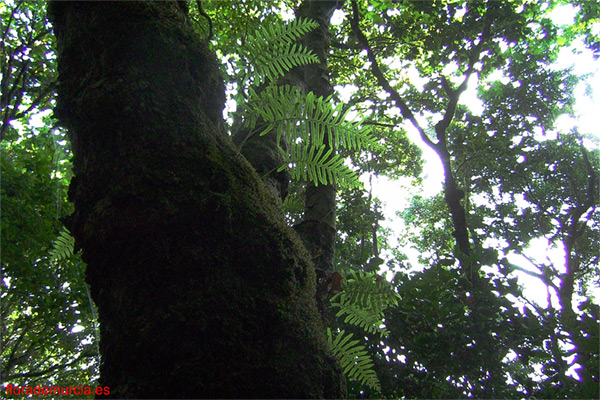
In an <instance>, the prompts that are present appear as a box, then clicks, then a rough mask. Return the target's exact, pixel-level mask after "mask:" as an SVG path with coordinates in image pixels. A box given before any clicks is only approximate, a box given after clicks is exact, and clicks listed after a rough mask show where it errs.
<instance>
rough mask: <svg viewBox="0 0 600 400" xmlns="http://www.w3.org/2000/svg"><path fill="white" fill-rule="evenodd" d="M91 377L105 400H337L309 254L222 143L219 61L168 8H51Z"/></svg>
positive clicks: (180, 12) (176, 9)
mask: <svg viewBox="0 0 600 400" xmlns="http://www.w3.org/2000/svg"><path fill="white" fill-rule="evenodd" d="M50 14H51V18H52V21H53V24H54V27H55V33H56V35H57V39H58V54H59V59H58V61H59V73H60V89H59V102H58V105H57V108H56V114H57V116H58V117H59V118H60V120H61V122H62V123H63V124H64V125H65V126H66V127H67V128H68V130H69V135H70V138H71V141H72V145H73V153H74V160H73V161H74V170H75V175H76V178H74V181H73V182H72V184H71V187H70V199H71V200H72V201H73V202H74V203H75V212H74V214H73V215H72V216H71V217H70V218H69V219H68V221H67V224H68V226H69V228H70V229H71V231H72V233H73V234H74V236H75V238H76V241H77V245H78V246H80V247H81V248H82V249H83V257H84V260H85V261H86V263H87V265H88V271H87V281H88V282H89V284H90V287H91V291H92V296H93V298H94V300H95V302H96V304H97V306H98V309H99V315H100V324H101V325H100V326H101V337H102V340H101V345H100V348H101V353H102V361H103V363H102V367H101V382H100V384H101V385H102V386H109V387H110V391H111V396H110V397H115V398H141V397H142V398H148V397H163V398H174V397H180V398H186V397H193V398H198V397H200V398H205V397H237V398H246V397H278V398H283V397H297V398H307V397H340V396H341V395H343V383H342V382H343V380H342V378H341V376H340V372H339V369H338V367H337V365H336V362H335V360H334V359H333V358H332V356H331V355H330V353H329V352H328V350H327V345H326V343H325V338H324V328H323V327H322V326H321V324H320V319H319V316H318V312H317V309H316V306H315V302H314V290H315V289H314V284H315V275H314V274H315V273H314V267H313V266H312V264H311V262H310V259H309V256H308V255H307V253H306V250H305V249H304V248H303V246H302V244H301V243H300V242H299V240H298V238H297V236H296V235H295V234H294V232H293V231H292V230H291V229H289V228H288V227H287V226H286V225H285V223H284V221H283V218H282V216H281V215H280V211H279V210H278V207H277V203H276V201H275V199H274V198H273V196H272V195H271V194H270V193H269V192H268V190H267V189H266V188H265V186H264V184H263V183H262V182H261V181H260V179H259V178H258V177H257V175H256V173H255V172H254V171H253V169H252V168H251V167H250V166H249V164H248V163H247V161H246V160H245V159H244V158H242V157H241V156H238V155H236V152H235V151H234V148H233V146H232V145H231V143H230V142H229V140H228V138H227V137H225V136H224V135H223V133H222V132H220V126H222V108H223V100H224V89H223V84H222V81H221V78H220V77H219V72H218V66H217V64H216V61H215V59H214V57H213V56H212V55H211V54H210V52H209V51H208V49H207V47H206V45H205V44H203V43H202V42H200V41H199V39H198V38H196V37H195V36H194V34H193V33H192V30H191V29H190V27H189V26H188V24H189V22H188V19H187V16H186V14H185V10H184V9H183V8H181V7H180V6H179V5H178V4H177V3H175V2H121V3H101V2H98V3H86V2H83V3H71V2H53V3H51V7H50Z"/></svg>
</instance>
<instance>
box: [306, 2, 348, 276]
mask: <svg viewBox="0 0 600 400" xmlns="http://www.w3.org/2000/svg"><path fill="white" fill-rule="evenodd" d="M342 3H343V2H342V1H337V0H327V1H324V0H321V1H316V0H305V1H304V2H303V3H302V5H301V6H300V7H299V8H298V10H297V11H296V16H297V17H298V18H300V17H302V18H308V19H311V20H314V21H316V22H318V23H319V26H318V27H317V28H316V29H315V30H313V31H311V32H309V33H308V34H307V35H306V37H305V39H304V45H305V46H306V48H308V49H309V50H311V51H312V52H313V53H314V54H316V55H317V57H319V61H320V62H319V63H317V64H309V65H306V66H304V67H303V68H302V69H303V83H304V85H303V89H305V90H306V91H307V92H310V91H312V92H314V93H315V94H316V95H317V96H323V97H328V96H330V95H331V94H333V86H332V85H331V82H330V78H329V69H328V67H327V59H328V51H329V43H330V41H331V38H330V34H329V24H330V22H329V21H330V19H331V15H332V14H333V12H334V11H335V9H336V8H339V7H341V5H342ZM324 141H325V142H324V144H325V146H326V150H327V149H329V148H330V147H333V145H334V144H333V143H327V137H325V139H324ZM336 193H337V190H336V187H335V184H326V185H318V186H317V185H315V184H314V183H312V182H307V183H306V200H305V210H304V216H303V218H302V222H300V223H299V224H298V225H297V226H296V227H295V228H296V230H297V231H298V233H300V236H301V237H302V240H303V241H304V244H305V246H306V248H307V249H308V250H309V251H310V253H311V256H312V257H313V261H314V263H315V267H316V269H317V273H318V275H320V276H319V278H320V279H326V278H327V277H329V276H330V275H331V273H333V271H334V265H333V257H334V252H335V238H336V234H337V232H336V229H335V206H336V201H335V200H336V199H335V196H336Z"/></svg>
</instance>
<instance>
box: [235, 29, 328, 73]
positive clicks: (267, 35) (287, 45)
mask: <svg viewBox="0 0 600 400" xmlns="http://www.w3.org/2000/svg"><path fill="white" fill-rule="evenodd" d="M317 26H319V24H318V23H317V22H315V21H309V20H306V19H301V18H299V19H296V20H293V21H292V22H290V23H289V24H285V25H283V24H281V25H278V24H275V25H265V26H262V27H261V28H260V29H258V30H257V31H256V32H254V33H253V34H251V35H250V36H249V37H248V43H247V44H246V46H245V50H246V53H247V55H248V60H249V61H250V64H251V65H253V66H254V69H255V72H256V75H258V76H257V78H258V79H259V81H263V80H264V79H267V80H269V81H270V82H274V81H275V80H277V79H278V78H280V77H282V76H283V75H285V73H286V72H288V71H289V70H291V69H292V68H293V67H295V66H299V65H306V64H312V63H316V62H319V59H318V57H317V56H316V55H315V54H313V53H312V52H311V51H310V50H308V49H307V48H306V47H304V46H302V45H299V44H295V43H294V42H295V41H296V40H297V39H299V38H300V37H302V36H303V35H305V34H306V33H308V32H310V31H311V30H313V29H315V28H316V27H317Z"/></svg>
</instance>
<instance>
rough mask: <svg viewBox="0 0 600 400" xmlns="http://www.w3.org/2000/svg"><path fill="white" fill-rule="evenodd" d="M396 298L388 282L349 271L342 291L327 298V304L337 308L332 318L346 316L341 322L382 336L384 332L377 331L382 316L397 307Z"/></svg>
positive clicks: (397, 297) (362, 273) (373, 275)
mask: <svg viewBox="0 0 600 400" xmlns="http://www.w3.org/2000/svg"><path fill="white" fill-rule="evenodd" d="M399 298H400V296H399V295H398V294H397V293H396V292H394V291H393V290H392V288H391V287H390V285H389V284H388V282H387V281H385V280H383V279H381V280H378V279H376V276H375V274H368V273H364V272H358V273H357V272H354V271H351V272H350V278H349V279H348V281H347V283H346V285H345V287H344V290H343V291H341V292H340V293H338V294H336V295H335V296H333V297H332V298H331V304H332V306H334V307H338V308H339V311H338V312H337V314H336V316H338V317H342V316H344V315H346V317H345V319H344V322H346V323H349V324H352V325H355V326H358V327H360V328H362V329H364V330H365V331H367V332H371V333H380V334H381V335H386V334H387V330H385V329H381V328H380V326H381V325H382V324H383V312H384V311H385V309H387V308H388V307H390V306H396V305H398V299H399ZM336 300H337V301H336Z"/></svg>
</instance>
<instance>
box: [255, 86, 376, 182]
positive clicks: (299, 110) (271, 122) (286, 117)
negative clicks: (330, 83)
mask: <svg viewBox="0 0 600 400" xmlns="http://www.w3.org/2000/svg"><path fill="white" fill-rule="evenodd" d="M250 99H251V100H250V101H249V103H248V109H247V118H246V126H247V127H249V128H251V129H256V126H257V124H258V121H259V120H261V121H262V122H264V123H265V126H264V127H262V128H261V131H260V132H259V134H260V135H266V134H267V133H269V132H271V131H272V130H273V129H276V132H277V143H278V144H279V143H281V140H282V139H283V140H285V142H286V143H288V145H289V148H290V150H289V153H288V152H286V151H283V149H282V148H281V146H279V148H280V150H281V151H282V155H283V157H284V160H286V163H285V164H284V165H282V166H281V167H280V168H279V170H280V171H281V170H283V169H285V168H287V167H289V168H290V174H291V177H292V178H293V179H297V180H310V181H312V182H313V183H315V184H316V185H318V184H327V183H333V182H337V183H339V184H341V185H342V186H344V187H358V186H360V181H359V180H358V177H357V175H356V173H354V171H352V170H351V169H350V168H349V167H348V166H347V165H345V164H344V159H343V158H342V157H341V156H340V155H339V154H335V153H333V151H332V150H331V148H330V149H329V150H327V151H325V147H326V146H325V145H324V143H325V138H327V141H328V143H331V144H332V146H333V147H343V148H346V149H348V150H362V149H368V148H371V147H375V146H377V142H376V140H375V139H373V137H372V136H371V128H370V127H369V126H360V124H358V123H356V122H349V121H347V120H346V114H347V112H346V113H343V112H342V104H340V105H338V106H337V107H332V105H331V102H330V98H327V99H324V98H323V97H317V96H315V95H314V93H312V92H310V93H308V94H307V95H302V94H301V93H300V91H299V90H298V89H297V88H295V87H292V86H289V85H282V86H274V85H271V86H269V87H267V88H266V89H265V90H263V91H262V92H261V93H260V94H257V93H256V92H255V91H253V90H250Z"/></svg>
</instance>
